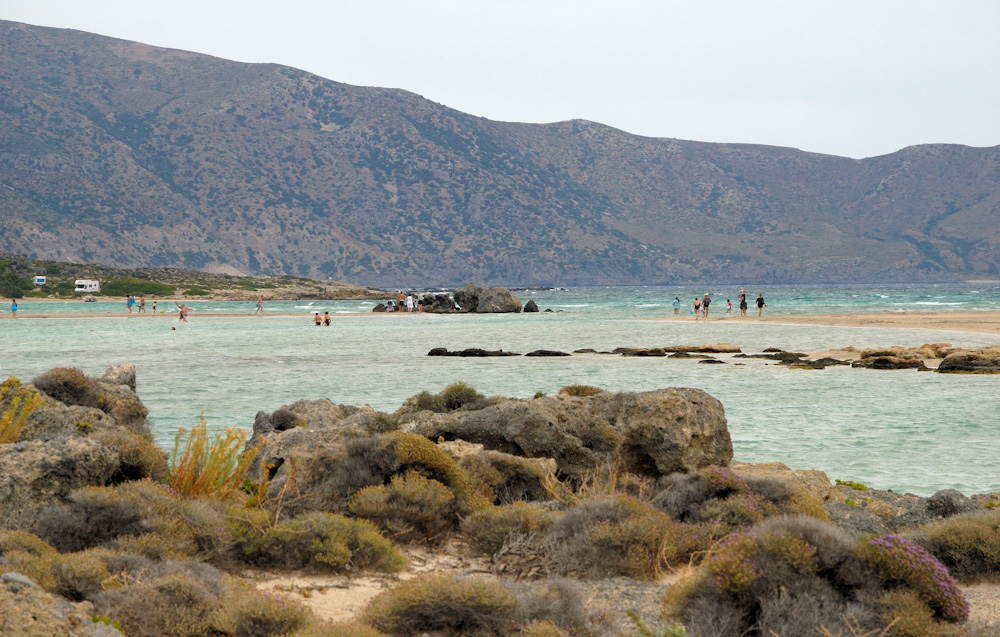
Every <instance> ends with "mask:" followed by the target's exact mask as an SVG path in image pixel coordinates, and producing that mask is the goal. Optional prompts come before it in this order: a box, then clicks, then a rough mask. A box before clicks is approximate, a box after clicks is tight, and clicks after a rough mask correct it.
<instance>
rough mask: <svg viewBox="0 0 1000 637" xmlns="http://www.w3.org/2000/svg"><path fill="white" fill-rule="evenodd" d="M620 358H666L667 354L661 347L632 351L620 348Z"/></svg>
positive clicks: (631, 349)
mask: <svg viewBox="0 0 1000 637" xmlns="http://www.w3.org/2000/svg"><path fill="white" fill-rule="evenodd" d="M621 355H622V356H666V355H667V352H666V351H665V350H664V349H663V348H662V347H657V348H655V349H633V348H630V347H629V348H622V352H621Z"/></svg>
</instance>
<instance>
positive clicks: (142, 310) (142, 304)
mask: <svg viewBox="0 0 1000 637" xmlns="http://www.w3.org/2000/svg"><path fill="white" fill-rule="evenodd" d="M138 313H139V314H145V313H146V295H145V294H140V295H139V312H138Z"/></svg>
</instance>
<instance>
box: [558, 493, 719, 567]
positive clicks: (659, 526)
mask: <svg viewBox="0 0 1000 637" xmlns="http://www.w3.org/2000/svg"><path fill="white" fill-rule="evenodd" d="M539 540H540V543H541V544H544V545H548V546H554V547H555V548H554V553H553V554H552V555H550V558H551V560H552V562H553V563H554V564H556V565H558V566H559V567H560V568H562V569H563V570H564V571H565V572H573V573H576V574H578V575H582V576H587V577H606V576H614V575H625V576H628V577H633V578H635V579H644V580H649V579H653V578H655V577H656V576H657V575H658V574H659V573H660V572H662V570H663V569H664V568H665V567H666V566H668V565H669V564H672V563H675V562H678V561H687V559H689V556H690V553H691V552H692V551H694V550H697V549H699V548H700V547H701V546H703V545H705V544H706V542H707V540H706V538H705V537H703V535H702V531H701V530H700V529H698V528H696V527H692V526H689V525H686V524H684V523H681V522H676V521H674V520H671V519H670V518H669V517H668V516H667V515H665V514H664V513H662V512H661V511H658V510H656V509H655V508H654V507H652V506H651V505H650V504H649V503H647V502H643V501H641V500H638V499H636V498H633V497H630V496H624V495H617V496H613V495H612V496H594V497H587V498H583V499H581V500H580V501H579V502H578V503H577V504H576V506H573V507H572V508H570V509H569V510H568V511H566V512H565V513H564V514H563V515H562V516H561V517H560V518H559V519H558V520H556V521H555V522H554V523H553V524H552V525H551V526H550V527H549V531H548V533H546V534H544V535H542V536H541V537H540V538H539Z"/></svg>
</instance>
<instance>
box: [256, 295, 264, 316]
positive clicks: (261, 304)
mask: <svg viewBox="0 0 1000 637" xmlns="http://www.w3.org/2000/svg"><path fill="white" fill-rule="evenodd" d="M254 314H255V315H256V314H260V315H261V316H264V295H263V294H258V295H257V311H256V312H254Z"/></svg>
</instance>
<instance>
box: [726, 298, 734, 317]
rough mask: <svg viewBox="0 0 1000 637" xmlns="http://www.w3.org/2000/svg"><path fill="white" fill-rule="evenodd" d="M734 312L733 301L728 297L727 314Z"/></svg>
mask: <svg viewBox="0 0 1000 637" xmlns="http://www.w3.org/2000/svg"><path fill="white" fill-rule="evenodd" d="M732 313H733V302H732V301H730V300H729V299H726V314H732Z"/></svg>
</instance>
